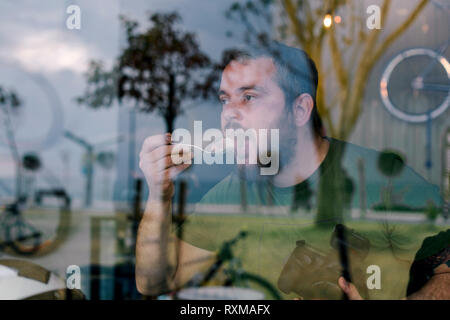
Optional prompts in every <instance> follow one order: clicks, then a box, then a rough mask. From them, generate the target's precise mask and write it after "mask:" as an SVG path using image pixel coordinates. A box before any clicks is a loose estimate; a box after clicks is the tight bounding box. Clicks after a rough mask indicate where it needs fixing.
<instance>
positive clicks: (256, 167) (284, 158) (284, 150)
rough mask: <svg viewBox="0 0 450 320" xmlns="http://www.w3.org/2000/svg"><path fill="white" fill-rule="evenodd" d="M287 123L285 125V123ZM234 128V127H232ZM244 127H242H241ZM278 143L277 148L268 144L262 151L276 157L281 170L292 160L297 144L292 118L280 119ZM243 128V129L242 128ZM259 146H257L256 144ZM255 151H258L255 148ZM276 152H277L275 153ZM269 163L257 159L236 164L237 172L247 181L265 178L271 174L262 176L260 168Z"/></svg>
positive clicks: (268, 177)
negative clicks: (264, 163) (262, 162)
mask: <svg viewBox="0 0 450 320" xmlns="http://www.w3.org/2000/svg"><path fill="white" fill-rule="evenodd" d="M286 124H287V125H286ZM234 128H236V127H234ZM242 129H244V128H242ZM278 129H279V143H278V150H275V149H276V148H272V146H270V147H269V148H268V150H266V151H263V152H268V155H269V154H270V157H271V158H272V159H273V157H278V159H279V170H278V172H279V171H280V170H282V169H283V168H284V167H286V165H287V164H288V163H289V162H291V161H292V159H293V158H294V157H295V146H296V145H297V140H298V137H297V130H296V126H295V124H294V121H293V118H292V117H290V116H288V115H286V116H285V117H284V118H283V119H281V120H280V122H279V125H278ZM244 130H245V129H244ZM268 132H269V135H268V140H270V130H268ZM258 147H259V146H258ZM257 152H260V150H258V148H257ZM276 153H278V154H276ZM246 162H248V161H246ZM270 166H271V163H270V162H269V163H268V164H267V165H263V164H261V163H260V162H259V157H258V161H257V163H256V164H250V163H245V164H237V168H238V172H239V175H240V177H241V178H243V179H245V180H247V181H262V180H265V179H270V178H271V177H273V176H263V175H261V168H262V167H270Z"/></svg>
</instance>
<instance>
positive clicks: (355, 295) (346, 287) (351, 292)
mask: <svg viewBox="0 0 450 320" xmlns="http://www.w3.org/2000/svg"><path fill="white" fill-rule="evenodd" d="M338 284H339V287H340V288H341V289H342V291H344V292H345V294H346V295H347V297H348V298H349V299H350V300H362V299H363V298H362V297H361V295H360V294H359V292H358V289H356V287H355V286H354V285H353V283H351V282H347V281H345V279H344V277H340V278H339V280H338Z"/></svg>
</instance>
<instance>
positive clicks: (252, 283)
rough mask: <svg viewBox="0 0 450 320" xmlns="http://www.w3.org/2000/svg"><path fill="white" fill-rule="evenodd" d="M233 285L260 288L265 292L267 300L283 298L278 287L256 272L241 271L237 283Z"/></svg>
mask: <svg viewBox="0 0 450 320" xmlns="http://www.w3.org/2000/svg"><path fill="white" fill-rule="evenodd" d="M233 286H237V287H245V288H249V289H254V290H258V291H260V292H262V293H264V297H265V300H282V297H281V295H280V294H279V293H278V290H277V288H275V287H274V286H273V285H272V284H271V283H270V282H269V281H267V280H266V279H264V278H262V277H260V276H258V275H256V274H252V273H248V272H242V273H240V274H239V277H238V278H237V279H236V281H235V283H233Z"/></svg>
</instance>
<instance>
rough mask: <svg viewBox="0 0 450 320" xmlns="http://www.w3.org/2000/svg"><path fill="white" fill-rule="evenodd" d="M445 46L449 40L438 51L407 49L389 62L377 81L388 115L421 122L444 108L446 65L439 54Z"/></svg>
mask: <svg viewBox="0 0 450 320" xmlns="http://www.w3.org/2000/svg"><path fill="white" fill-rule="evenodd" d="M449 46H450V39H449V40H448V41H447V43H445V44H444V45H442V47H441V48H440V49H438V50H433V49H429V48H411V49H407V50H405V51H402V52H400V53H399V54H397V55H396V56H395V57H394V58H392V59H391V61H390V62H389V63H388V65H387V66H386V68H385V70H384V72H383V75H382V76H381V80H380V95H381V100H382V102H383V105H384V107H385V108H386V110H387V111H388V112H389V113H391V114H392V115H393V116H395V117H396V118H398V119H401V120H403V121H406V122H411V123H423V122H427V121H431V120H434V119H436V118H437V117H439V116H440V115H442V114H443V113H444V112H445V111H446V110H447V109H448V107H449V106H450V63H449V62H448V60H447V59H446V58H445V57H444V55H443V54H444V52H445V51H446V50H447V48H448V47H449Z"/></svg>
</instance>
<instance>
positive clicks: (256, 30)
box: [226, 0, 428, 139]
mask: <svg viewBox="0 0 450 320" xmlns="http://www.w3.org/2000/svg"><path fill="white" fill-rule="evenodd" d="M427 3H428V0H419V1H415V2H414V5H412V6H411V8H412V9H411V11H410V13H409V15H408V16H407V17H406V18H404V20H403V21H400V22H399V23H398V25H397V27H396V28H394V30H393V31H392V32H390V33H389V34H388V33H387V32H386V29H384V28H383V27H384V24H385V22H386V17H387V16H388V13H389V10H390V8H391V5H392V0H384V1H383V2H382V5H381V10H380V11H381V17H382V19H381V22H382V27H381V29H374V30H369V29H368V28H367V26H366V20H365V13H366V12H365V8H362V6H363V2H362V1H360V0H317V1H308V0H297V1H294V0H282V1H274V0H250V1H246V2H245V3H240V2H235V3H234V4H233V5H232V6H231V7H230V8H229V10H228V11H227V13H226V15H227V16H228V17H229V18H230V19H232V20H235V21H240V22H241V23H242V24H243V25H244V26H245V30H246V34H245V39H246V40H247V41H248V42H250V43H253V44H258V43H259V44H260V43H261V42H264V40H266V39H267V38H268V37H270V35H271V34H273V33H275V34H276V36H277V37H279V38H281V39H283V40H286V41H289V42H291V43H292V44H293V45H298V46H300V47H301V48H302V49H303V50H305V51H306V52H307V53H308V54H309V55H310V56H311V57H312V58H313V60H314V61H315V63H316V65H317V70H318V73H319V86H318V89H317V108H318V110H319V113H320V115H321V116H322V118H323V119H324V122H325V125H326V128H327V130H328V131H329V134H330V135H331V136H333V137H336V138H341V139H346V138H348V136H349V135H350V134H351V132H352V130H353V129H354V127H355V125H356V123H357V120H358V117H359V115H360V114H361V111H362V106H361V104H362V100H363V97H364V91H365V88H366V85H367V82H368V81H367V80H368V77H369V75H370V73H371V71H372V69H373V67H374V66H375V64H376V63H377V62H378V61H379V59H380V58H381V57H382V56H383V54H384V53H385V52H386V50H387V49H388V48H389V47H390V46H391V45H392V44H393V43H394V42H395V41H396V40H397V39H398V38H399V37H400V36H401V35H402V34H403V33H404V32H405V31H406V30H407V29H408V28H409V26H411V24H412V23H413V22H414V20H415V19H416V18H417V16H418V15H419V14H420V12H421V11H422V10H423V9H424V7H425V5H426V4H427ZM338 14H339V15H340V18H341V22H340V23H339V24H336V23H331V25H330V26H329V27H326V26H325V25H324V23H323V21H324V17H326V16H327V15H329V17H330V18H331V19H333V17H335V16H337V15H338ZM332 22H333V21H332ZM267 26H270V27H269V28H268V27H267ZM327 53H328V54H329V55H330V56H331V59H330V60H327V59H325V57H326V56H325V55H326V54H327ZM334 84H337V86H335V85H334ZM335 112H336V113H337V114H338V116H337V117H332V113H335Z"/></svg>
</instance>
